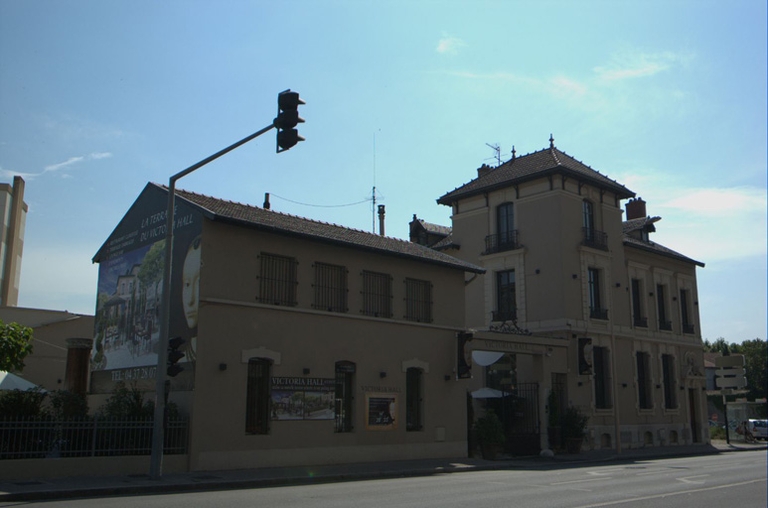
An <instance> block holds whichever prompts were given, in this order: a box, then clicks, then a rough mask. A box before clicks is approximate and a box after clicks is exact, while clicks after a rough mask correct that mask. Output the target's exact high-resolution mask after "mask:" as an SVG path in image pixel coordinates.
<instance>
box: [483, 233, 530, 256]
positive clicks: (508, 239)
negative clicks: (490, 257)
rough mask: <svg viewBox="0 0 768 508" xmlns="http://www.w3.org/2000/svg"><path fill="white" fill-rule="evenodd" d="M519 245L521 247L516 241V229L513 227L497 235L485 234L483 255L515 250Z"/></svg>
mask: <svg viewBox="0 0 768 508" xmlns="http://www.w3.org/2000/svg"><path fill="white" fill-rule="evenodd" d="M520 247H522V245H520V244H519V243H518V242H517V230H516V229H513V230H511V231H506V232H504V233H501V234H498V235H488V236H486V237H485V251H483V255H485V254H494V253H496V252H504V251H508V250H515V249H519V248H520Z"/></svg>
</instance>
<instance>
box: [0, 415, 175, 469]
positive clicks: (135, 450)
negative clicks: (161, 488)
mask: <svg viewBox="0 0 768 508" xmlns="http://www.w3.org/2000/svg"><path fill="white" fill-rule="evenodd" d="M152 422H153V420H152V419H151V418H148V419H131V420H114V419H107V418H85V419H76V420H56V419H48V418H13V419H2V418H0V460H3V459H39V458H59V457H106V456H118V455H150V454H151V451H152V428H153V423H152ZM188 436H189V419H188V418H173V419H169V420H168V422H167V426H166V430H165V433H164V452H163V453H165V454H169V455H171V454H185V453H187V442H188Z"/></svg>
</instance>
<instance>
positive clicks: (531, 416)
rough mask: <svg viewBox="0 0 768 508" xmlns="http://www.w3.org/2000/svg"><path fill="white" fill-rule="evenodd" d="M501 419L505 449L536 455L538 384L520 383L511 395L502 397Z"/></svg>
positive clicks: (516, 452) (538, 448)
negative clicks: (505, 437)
mask: <svg viewBox="0 0 768 508" xmlns="http://www.w3.org/2000/svg"><path fill="white" fill-rule="evenodd" d="M501 417H502V421H503V422H504V431H505V433H506V436H507V441H506V444H505V451H506V452H507V453H509V454H511V455H518V456H520V455H538V454H539V452H540V451H541V446H540V439H539V431H540V428H541V427H540V425H539V385H538V383H520V384H518V385H517V386H516V387H515V389H514V390H512V395H511V396H508V397H504V398H503V412H502V415H501Z"/></svg>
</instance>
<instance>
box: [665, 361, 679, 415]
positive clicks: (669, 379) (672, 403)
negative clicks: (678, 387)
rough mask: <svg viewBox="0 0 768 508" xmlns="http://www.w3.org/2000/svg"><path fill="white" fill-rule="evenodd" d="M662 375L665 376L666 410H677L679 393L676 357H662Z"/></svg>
mask: <svg viewBox="0 0 768 508" xmlns="http://www.w3.org/2000/svg"><path fill="white" fill-rule="evenodd" d="M661 367H662V374H663V376H664V408H665V409H675V408H677V392H676V391H675V385H674V383H675V357H674V356H672V355H661Z"/></svg>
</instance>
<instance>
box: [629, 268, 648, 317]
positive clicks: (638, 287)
mask: <svg viewBox="0 0 768 508" xmlns="http://www.w3.org/2000/svg"><path fill="white" fill-rule="evenodd" d="M642 295H643V288H642V284H641V283H640V279H632V320H633V322H634V324H635V326H636V327H639V328H648V318H647V317H645V316H643V298H642Z"/></svg>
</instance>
